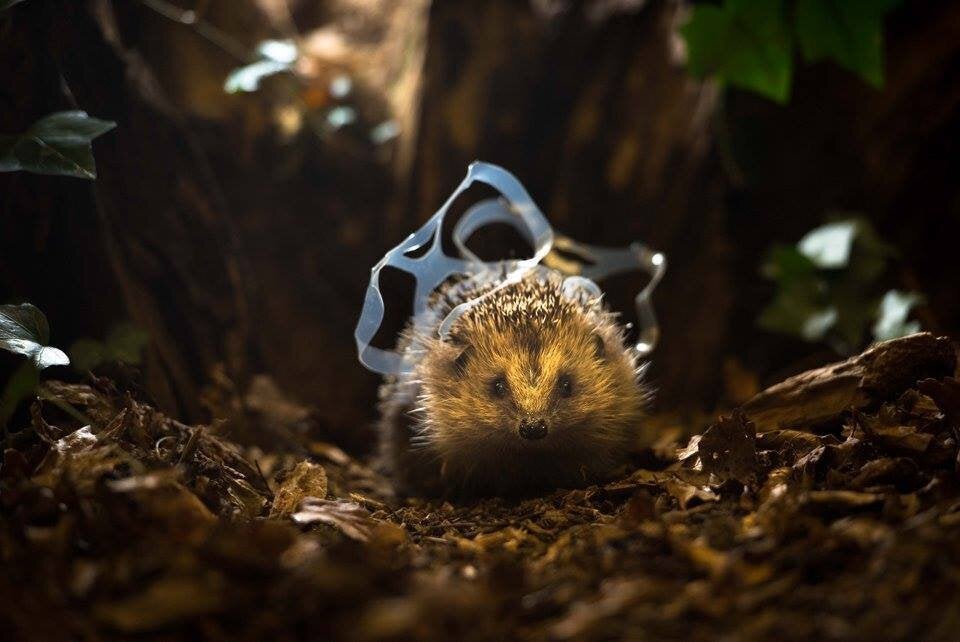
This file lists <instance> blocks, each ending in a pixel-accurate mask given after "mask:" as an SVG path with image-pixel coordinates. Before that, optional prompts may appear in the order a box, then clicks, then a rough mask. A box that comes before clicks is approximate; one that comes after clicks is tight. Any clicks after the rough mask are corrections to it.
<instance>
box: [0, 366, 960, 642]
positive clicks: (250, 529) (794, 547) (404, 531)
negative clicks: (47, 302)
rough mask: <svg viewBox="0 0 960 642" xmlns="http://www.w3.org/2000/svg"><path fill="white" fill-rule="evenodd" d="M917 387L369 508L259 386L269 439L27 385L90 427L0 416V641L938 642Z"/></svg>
mask: <svg viewBox="0 0 960 642" xmlns="http://www.w3.org/2000/svg"><path fill="white" fill-rule="evenodd" d="M954 365H955V364H954ZM921 370H922V369H921ZM928 375H929V376H928ZM917 377H918V378H917V379H916V380H915V381H914V382H913V383H912V384H911V383H910V382H909V381H907V382H906V383H905V386H900V389H894V388H896V387H894V388H891V387H887V388H884V392H883V394H882V395H880V394H874V393H870V395H868V396H869V397H870V398H869V399H867V398H865V397H863V396H858V397H857V401H856V404H855V405H852V406H850V407H848V408H846V409H842V410H839V411H837V412H836V416H834V417H833V418H832V420H831V421H827V422H824V421H823V417H822V416H820V414H819V413H814V414H816V415H817V417H816V422H815V425H813V424H811V425H804V424H803V422H802V421H801V422H796V421H795V422H794V425H791V426H790V427H789V428H777V429H772V430H767V431H766V432H761V433H757V431H756V425H755V424H754V422H753V421H752V420H751V417H750V416H749V414H748V413H747V412H746V411H744V410H734V411H732V412H730V413H728V414H725V415H724V416H722V417H720V418H719V419H718V420H717V421H716V422H714V423H713V424H711V425H709V426H707V427H706V428H705V429H703V430H699V429H698V427H697V426H696V425H690V426H687V428H686V432H685V433H684V432H682V431H676V430H671V431H666V432H665V435H667V437H666V438H665V440H661V442H658V444H657V445H656V446H655V447H654V448H648V449H638V452H637V456H636V462H637V463H636V464H634V465H633V466H632V467H631V469H629V470H625V471H624V472H623V474H622V475H621V476H620V477H619V478H617V479H614V480H612V481H610V482H609V483H607V484H604V485H597V486H591V487H588V488H584V489H576V490H558V491H556V492H553V493H551V494H548V495H545V496H541V497H528V498H521V499H505V498H488V499H480V500H472V501H466V500H458V501H454V500H453V499H420V498H400V497H397V496H395V495H394V494H393V493H392V491H391V487H390V483H389V480H388V479H386V478H384V477H383V476H382V475H381V474H380V473H379V472H378V471H377V469H376V467H375V466H374V465H372V464H370V463H368V462H364V461H360V460H357V459H355V458H354V457H352V456H350V455H349V454H347V453H346V452H344V451H343V450H341V449H340V448H338V447H337V446H335V445H333V444H331V443H329V442H326V441H323V440H322V439H317V438H315V435H311V434H310V432H309V431H308V430H307V431H304V422H306V421H308V419H309V412H308V411H307V410H305V409H304V410H303V412H299V411H295V410H296V408H294V407H293V406H291V405H290V404H291V402H290V401H289V400H286V399H283V398H282V395H280V394H279V393H278V392H277V391H274V392H273V393H271V394H270V395H266V396H264V395H260V397H259V399H260V405H259V406H258V407H256V408H255V409H254V410H252V411H251V412H252V413H253V414H255V416H256V417H257V418H259V419H258V420H260V421H264V420H268V419H269V420H270V421H274V422H278V423H275V424H274V425H271V426H265V427H263V429H264V430H267V431H268V434H279V431H282V430H284V425H283V424H284V422H287V424H288V425H287V429H288V430H289V431H291V432H290V436H289V439H287V440H279V441H278V443H279V444H281V445H280V446H278V447H277V448H276V450H271V449H269V448H265V447H264V445H263V444H259V445H255V446H254V445H248V446H241V445H239V444H238V443H235V442H234V441H232V440H231V438H230V435H231V425H230V422H227V423H226V424H222V423H221V424H214V425H211V426H188V425H184V424H182V423H180V422H177V421H175V420H173V419H171V418H169V417H166V416H164V415H163V414H161V413H160V412H158V411H157V410H155V409H154V408H152V407H151V406H150V405H149V404H147V403H145V402H144V401H142V400H138V399H137V398H136V397H135V396H133V395H131V394H130V393H127V392H125V391H122V390H119V389H118V388H117V387H116V385H115V384H113V383H112V382H111V381H109V380H106V379H102V378H100V379H98V378H92V379H91V381H90V383H89V384H84V385H79V384H65V383H58V382H48V384H47V386H48V389H49V391H50V394H53V395H56V397H57V398H58V399H59V401H61V402H62V403H64V404H70V405H71V406H73V407H74V408H76V409H77V410H78V411H80V412H79V413H78V414H81V415H82V416H84V417H87V418H89V419H90V423H89V424H84V423H82V422H80V421H78V420H77V419H76V418H75V417H74V416H73V415H70V414H67V413H64V412H63V411H62V409H61V408H60V407H59V406H58V405H56V404H52V403H49V402H47V401H36V402H34V405H33V409H32V410H33V412H32V413H30V417H29V419H28V420H27V421H28V423H27V425H24V426H14V427H12V428H19V430H13V431H12V432H11V433H10V436H9V438H8V442H7V448H6V450H5V452H4V453H3V464H2V469H0V484H2V485H0V554H2V556H3V557H2V559H3V564H4V573H3V574H0V605H2V606H0V626H2V630H3V631H4V635H3V637H4V639H11V640H54V639H90V640H94V639H125V640H126V639H129V640H134V639H136V640H141V639H142V640H173V639H182V638H190V639H203V640H222V639H232V640H260V639H273V640H297V639H358V640H383V639H387V640H389V639H396V640H406V639H421V640H447V639H463V640H489V639H512V640H541V639H549V640H607V639H619V638H627V639H637V640H644V639H651V640H660V639H692V640H698V639H717V638H718V637H727V638H729V639H742V640H753V639H770V638H773V637H778V638H783V639H810V638H819V639H835V640H863V639H902V638H923V639H952V638H953V637H954V635H955V631H956V627H957V626H958V625H960V488H958V461H960V460H958V445H957V444H958V442H957V437H958V430H960V384H958V383H957V380H956V379H954V378H953V377H943V376H940V373H939V371H938V372H936V373H934V372H930V373H923V372H922V371H918V373H917ZM264 385H266V384H265V382H263V381H260V382H258V383H257V387H258V389H259V388H263V387H264ZM865 394H866V393H865ZM270 399H273V400H274V402H275V403H276V404H279V406H278V409H274V410H271V408H270V407H269V406H270V404H269V403H268V400H270ZM61 405H62V404H61ZM241 406H242V404H240V405H237V404H234V407H241ZM748 407H749V406H748ZM658 421H661V422H663V423H665V424H666V423H671V422H670V421H666V420H663V419H662V418H660V419H658V418H652V422H658ZM671 425H674V426H675V425H676V422H673V423H672V424H671ZM248 428H249V426H248ZM693 433H698V434H693Z"/></svg>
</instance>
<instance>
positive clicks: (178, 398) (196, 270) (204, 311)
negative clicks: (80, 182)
mask: <svg viewBox="0 0 960 642" xmlns="http://www.w3.org/2000/svg"><path fill="white" fill-rule="evenodd" d="M45 9H47V13H46V15H45V16H44V18H45V19H46V20H49V22H47V23H46V25H45V27H46V28H45V29H42V28H38V29H37V35H38V36H40V35H41V34H43V35H44V37H45V38H46V44H47V45H48V46H49V50H50V51H51V52H52V53H53V55H54V57H55V59H56V61H57V64H58V67H59V70H60V72H61V74H62V76H63V79H64V82H65V84H66V85H67V87H69V91H70V92H71V94H72V97H73V99H74V100H75V101H76V103H77V105H78V106H79V107H80V108H82V109H84V110H86V111H87V112H89V113H91V114H95V115H96V116H97V117H99V118H104V119H108V120H113V121H116V122H117V129H116V130H115V131H114V132H113V133H112V134H111V135H110V136H108V137H105V138H104V139H103V140H102V141H100V142H98V144H97V147H96V153H97V165H98V169H99V174H100V178H99V179H98V180H97V181H96V183H95V187H94V189H95V192H96V198H97V211H98V212H99V229H100V233H101V235H102V239H103V243H102V245H101V247H102V248H104V249H105V250H106V252H107V256H108V258H109V263H110V265H111V266H112V268H113V271H114V274H115V276H116V279H117V281H118V282H119V284H120V288H121V291H122V294H123V297H124V301H125V303H126V308H127V311H128V313H129V315H130V317H131V318H132V319H133V320H134V321H135V322H136V323H137V324H139V325H140V326H142V327H143V328H144V329H145V330H147V332H149V334H150V337H151V349H150V351H149V354H148V361H147V364H146V373H147V375H148V385H149V387H150V388H151V391H152V392H153V394H154V396H155V397H156V398H157V400H158V401H159V402H160V403H161V405H162V406H163V407H164V408H169V409H171V411H175V412H177V413H179V414H181V415H182V416H185V417H191V418H199V417H202V416H203V415H202V413H201V408H200V405H199V397H200V394H199V393H200V390H201V388H202V386H203V384H204V382H205V381H206V380H207V378H208V377H209V376H210V373H211V372H212V370H213V369H214V367H215V366H216V365H217V364H221V363H225V364H226V365H227V368H228V371H229V372H231V373H238V374H239V373H243V372H245V362H246V357H247V355H246V352H247V350H248V346H249V327H248V322H249V320H248V310H247V305H248V300H247V284H246V281H245V279H244V274H243V273H244V267H243V262H242V259H241V258H240V255H239V251H238V248H237V244H236V235H235V231H234V229H233V225H232V223H231V221H230V218H229V215H228V211H227V208H226V206H225V204H224V202H223V200H222V198H221V196H220V194H219V192H218V189H219V188H218V187H217V183H216V181H215V180H214V178H213V177H212V175H211V173H210V171H209V168H208V166H207V164H206V161H205V160H204V158H203V156H202V154H201V153H200V152H199V151H198V150H197V149H196V148H195V147H194V146H193V144H192V142H191V137H190V135H189V133H188V132H187V131H186V129H185V128H184V127H183V126H182V125H181V124H180V123H179V122H178V120H177V117H176V115H175V114H173V113H172V112H171V111H170V110H169V109H168V108H167V107H166V104H165V101H164V98H163V96H162V93H161V92H160V90H159V88H158V87H157V86H156V84H155V81H154V78H153V76H152V74H151V72H150V70H149V69H148V68H147V67H146V66H145V65H144V64H143V61H142V60H141V59H140V58H139V56H138V55H137V54H136V53H135V52H132V51H128V50H126V49H125V47H124V45H123V43H122V41H121V36H120V34H119V32H118V31H117V25H116V22H115V20H114V15H113V6H112V4H111V3H110V2H108V1H107V0H96V1H93V2H88V3H75V2H54V3H50V4H47V5H46V6H45ZM38 27H39V25H38ZM89 296H90V297H91V298H95V297H96V296H97V293H96V291H95V290H94V291H91V292H90V293H89Z"/></svg>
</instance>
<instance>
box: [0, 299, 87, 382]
mask: <svg viewBox="0 0 960 642" xmlns="http://www.w3.org/2000/svg"><path fill="white" fill-rule="evenodd" d="M49 340H50V326H49V325H48V324H47V317H45V316H44V314H43V312H41V311H40V310H38V309H37V308H36V307H35V306H33V305H31V304H29V303H24V304H22V305H0V349H2V350H7V351H9V352H15V353H16V354H22V355H23V356H25V357H27V358H28V359H30V360H31V361H32V362H33V365H34V366H35V367H36V368H37V370H43V369H44V368H47V367H49V366H64V365H67V364H69V363H70V359H68V358H67V355H65V354H64V353H63V351H62V350H58V349H57V348H53V347H51V346H48V345H47V342H48V341H49Z"/></svg>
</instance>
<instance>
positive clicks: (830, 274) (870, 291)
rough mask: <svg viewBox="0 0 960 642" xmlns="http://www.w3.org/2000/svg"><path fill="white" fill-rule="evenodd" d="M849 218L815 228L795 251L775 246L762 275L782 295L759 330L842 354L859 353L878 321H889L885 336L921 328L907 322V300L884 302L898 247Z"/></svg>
mask: <svg viewBox="0 0 960 642" xmlns="http://www.w3.org/2000/svg"><path fill="white" fill-rule="evenodd" d="M837 214H838V213H834V214H833V215H834V216H836V215H837ZM840 214H842V213H840ZM844 216H846V217H847V218H843V219H840V220H835V221H832V222H830V223H827V224H825V225H822V226H820V227H818V228H816V229H814V230H811V231H810V232H808V233H807V234H806V235H804V237H803V238H802V239H801V240H800V242H799V243H797V245H796V246H794V247H788V246H775V247H774V248H773V249H772V250H771V251H770V253H769V255H768V257H767V260H766V262H765V263H764V265H763V267H762V273H763V275H764V276H765V277H767V278H768V279H771V280H773V281H775V282H776V285H777V292H776V295H775V296H774V299H773V301H771V303H770V304H769V305H768V306H767V307H766V308H765V309H764V310H763V312H762V313H761V315H760V317H759V319H758V320H757V323H758V325H759V326H760V327H762V328H764V329H765V330H770V331H773V332H780V333H783V334H789V335H792V336H795V337H798V338H801V339H803V340H805V341H825V342H827V343H829V344H830V345H831V346H832V347H833V348H834V349H835V350H836V351H837V352H839V353H840V354H850V353H852V352H854V351H856V350H857V349H859V348H860V347H861V346H862V345H863V343H864V339H865V336H866V333H867V330H868V329H869V327H870V325H871V323H872V322H873V321H874V320H877V324H876V325H874V334H875V335H877V336H880V334H879V333H880V332H881V330H878V328H879V327H880V321H879V320H878V319H886V320H887V321H886V325H884V326H883V328H882V332H883V333H895V336H902V334H908V333H909V331H916V329H918V326H917V325H916V324H909V323H906V315H907V313H908V312H909V307H907V309H906V310H904V309H903V307H904V306H905V305H907V302H905V301H901V300H893V299H891V300H887V299H883V301H881V293H882V292H883V288H882V287H881V286H882V277H883V275H884V273H885V272H886V269H887V265H888V262H889V259H890V257H891V256H892V255H893V254H894V251H893V249H892V248H891V247H890V246H888V245H887V244H886V243H884V242H883V240H882V239H881V238H880V237H879V235H878V234H877V232H876V230H874V229H873V227H872V226H871V225H870V223H869V222H867V221H866V220H864V219H862V218H858V217H855V216H851V215H850V214H845V215H844ZM887 296H888V297H889V296H890V293H888V294H887ZM912 304H913V303H910V305H912ZM884 305H886V306H889V310H890V312H889V314H885V313H884V311H883V310H884V308H883V306H884ZM896 333H899V334H896Z"/></svg>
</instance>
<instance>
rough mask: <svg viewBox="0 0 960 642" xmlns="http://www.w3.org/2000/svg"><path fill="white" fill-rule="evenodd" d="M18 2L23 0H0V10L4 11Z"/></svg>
mask: <svg viewBox="0 0 960 642" xmlns="http://www.w3.org/2000/svg"><path fill="white" fill-rule="evenodd" d="M20 2H23V0H0V11H5V10H7V9H9V8H10V7H12V6H13V5H15V4H18V3H20Z"/></svg>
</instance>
